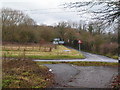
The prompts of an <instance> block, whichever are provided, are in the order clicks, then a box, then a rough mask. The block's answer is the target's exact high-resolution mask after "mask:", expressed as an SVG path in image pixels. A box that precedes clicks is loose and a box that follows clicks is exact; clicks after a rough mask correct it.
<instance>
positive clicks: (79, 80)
mask: <svg viewBox="0 0 120 90" xmlns="http://www.w3.org/2000/svg"><path fill="white" fill-rule="evenodd" d="M45 66H47V67H48V68H50V69H52V73H53V74H54V75H55V81H56V85H55V87H76V88H110V82H111V80H112V78H113V76H115V75H117V74H118V68H117V67H108V66H75V65H70V64H45Z"/></svg>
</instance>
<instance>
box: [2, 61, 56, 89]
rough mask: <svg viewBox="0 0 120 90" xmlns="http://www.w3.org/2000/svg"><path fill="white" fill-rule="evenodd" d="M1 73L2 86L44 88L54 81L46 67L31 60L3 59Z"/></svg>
mask: <svg viewBox="0 0 120 90" xmlns="http://www.w3.org/2000/svg"><path fill="white" fill-rule="evenodd" d="M2 73H3V80H2V87H3V88H46V87H50V86H52V84H53V82H54V80H53V74H51V73H50V72H49V70H48V68H47V67H45V66H43V65H38V64H36V62H34V61H31V60H3V72H2Z"/></svg>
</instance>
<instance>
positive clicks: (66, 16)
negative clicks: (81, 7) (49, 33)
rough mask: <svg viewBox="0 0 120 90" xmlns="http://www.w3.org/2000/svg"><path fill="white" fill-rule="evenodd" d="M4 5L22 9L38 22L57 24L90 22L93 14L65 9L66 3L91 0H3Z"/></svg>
mask: <svg viewBox="0 0 120 90" xmlns="http://www.w3.org/2000/svg"><path fill="white" fill-rule="evenodd" d="M1 1H2V7H8V8H12V9H17V10H22V11H23V12H24V13H26V14H28V15H29V16H30V17H31V18H33V19H34V20H35V21H36V22H37V24H47V25H55V24H57V23H58V22H62V21H68V22H78V23H79V22H80V21H81V20H83V22H88V21H89V20H90V17H93V15H90V14H84V15H81V16H80V15H78V14H79V13H78V12H77V9H65V8H63V5H62V4H64V3H70V2H78V1H79V2H82V1H84V2H85V1H91V0H1Z"/></svg>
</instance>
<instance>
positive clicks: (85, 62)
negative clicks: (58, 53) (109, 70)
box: [37, 61, 118, 66]
mask: <svg viewBox="0 0 120 90" xmlns="http://www.w3.org/2000/svg"><path fill="white" fill-rule="evenodd" d="M59 63H66V64H73V65H77V66H118V63H109V62H88V61H79V62H39V61H37V64H39V65H41V64H59Z"/></svg>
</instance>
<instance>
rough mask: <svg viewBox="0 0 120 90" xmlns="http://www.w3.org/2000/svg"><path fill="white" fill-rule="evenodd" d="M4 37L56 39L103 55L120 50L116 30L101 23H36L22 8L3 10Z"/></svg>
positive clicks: (17, 40) (34, 40)
mask: <svg viewBox="0 0 120 90" xmlns="http://www.w3.org/2000/svg"><path fill="white" fill-rule="evenodd" d="M2 24H3V27H2V40H3V42H10V43H19V44H27V43H39V44H43V43H52V41H53V39H54V38H60V39H61V40H64V41H65V45H69V46H73V47H76V48H77V47H78V44H77V40H78V39H81V40H82V41H83V44H82V45H81V49H83V50H86V51H92V52H96V53H100V54H111V55H116V54H117V50H118V48H117V47H118V43H117V41H118V38H117V37H118V34H117V31H114V32H108V33H106V32H105V29H104V27H103V26H101V24H102V22H100V21H96V22H90V23H88V24H84V23H82V22H81V23H79V24H76V23H72V22H60V23H59V24H58V25H56V26H45V25H37V24H36V22H35V21H34V20H33V19H32V18H30V17H29V16H28V15H26V14H24V13H23V12H21V11H19V10H12V9H9V8H3V9H2Z"/></svg>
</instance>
